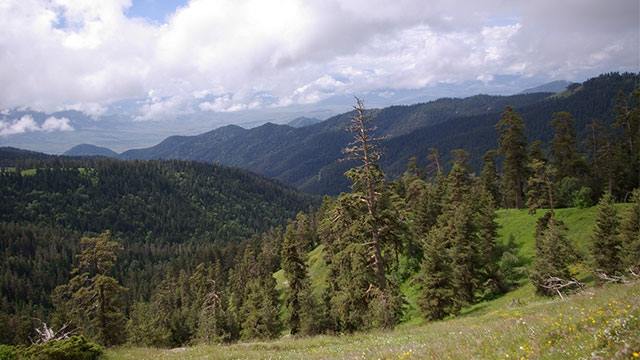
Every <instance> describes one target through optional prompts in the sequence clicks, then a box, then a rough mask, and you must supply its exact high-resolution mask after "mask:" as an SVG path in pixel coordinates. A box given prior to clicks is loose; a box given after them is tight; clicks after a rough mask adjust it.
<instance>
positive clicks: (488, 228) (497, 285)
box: [473, 183, 506, 296]
mask: <svg viewBox="0 0 640 360" xmlns="http://www.w3.org/2000/svg"><path fill="white" fill-rule="evenodd" d="M473 193H474V194H476V196H474V197H473V198H474V200H475V201H474V202H473V216H474V224H475V227H476V229H477V235H476V236H477V237H478V239H477V241H476V242H475V251H476V254H477V255H476V258H477V259H476V261H475V264H474V266H475V268H476V269H475V270H474V271H475V274H476V277H477V279H476V283H477V284H478V287H480V288H481V289H482V290H483V292H484V293H485V295H489V296H490V295H494V294H498V293H501V292H503V291H505V290H506V286H505V281H504V276H503V274H502V273H501V271H500V258H501V257H502V254H501V251H500V248H499V246H498V244H497V238H498V224H497V222H496V217H497V216H496V207H495V203H494V200H493V196H492V195H491V193H490V192H489V191H488V190H487V189H485V187H484V186H483V185H482V183H480V184H477V185H475V186H474V190H473Z"/></svg>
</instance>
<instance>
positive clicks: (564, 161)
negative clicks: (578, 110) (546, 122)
mask: <svg viewBox="0 0 640 360" xmlns="http://www.w3.org/2000/svg"><path fill="white" fill-rule="evenodd" d="M551 126H552V127H553V129H554V135H553V140H552V142H551V165H552V166H553V167H554V168H555V169H556V174H557V177H558V179H563V178H565V177H575V178H580V177H582V176H583V175H584V174H583V169H584V164H583V163H582V158H581V157H580V155H579V153H578V144H577V140H576V130H575V121H574V119H573V116H572V115H571V114H570V113H568V112H566V111H561V112H557V113H554V114H553V118H552V120H551Z"/></svg>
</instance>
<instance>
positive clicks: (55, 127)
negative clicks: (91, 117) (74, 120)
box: [0, 115, 73, 136]
mask: <svg viewBox="0 0 640 360" xmlns="http://www.w3.org/2000/svg"><path fill="white" fill-rule="evenodd" d="M72 130H73V127H72V126H71V124H70V121H69V119H67V118H65V117H62V118H57V117H53V116H50V117H48V118H47V119H45V120H44V122H43V123H42V124H41V125H38V123H37V122H36V121H35V120H34V119H33V117H32V116H31V115H23V116H22V117H21V118H19V119H15V120H13V121H11V120H9V121H0V136H9V135H16V134H23V133H26V132H34V131H41V132H52V131H72Z"/></svg>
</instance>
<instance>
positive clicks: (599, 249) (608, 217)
mask: <svg viewBox="0 0 640 360" xmlns="http://www.w3.org/2000/svg"><path fill="white" fill-rule="evenodd" d="M619 223H620V221H619V219H618V212H617V211H616V208H615V206H614V202H613V196H611V193H606V194H604V196H603V197H602V198H601V199H600V202H599V203H598V214H597V215H596V225H595V227H594V229H593V235H592V242H593V246H592V255H593V267H594V271H596V272H603V273H604V274H606V275H620V274H621V273H622V270H623V268H622V254H621V250H622V249H621V248H622V244H621V241H620V236H619V229H618V226H619Z"/></svg>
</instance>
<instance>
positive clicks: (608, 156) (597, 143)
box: [587, 119, 618, 193]
mask: <svg viewBox="0 0 640 360" xmlns="http://www.w3.org/2000/svg"><path fill="white" fill-rule="evenodd" d="M587 128H588V130H589V137H588V141H587V145H588V147H589V151H590V160H591V161H590V164H589V165H590V166H589V167H590V171H591V176H592V178H593V179H594V182H595V184H594V186H593V187H594V189H597V190H598V193H600V192H601V191H602V190H604V192H610V193H613V189H614V185H615V179H616V173H618V169H617V168H618V164H617V163H616V161H615V146H614V144H613V143H614V140H613V138H612V136H611V133H610V132H609V131H608V129H607V128H606V127H604V126H603V125H602V124H601V123H600V122H599V121H598V120H595V119H594V120H593V121H592V122H591V123H590V124H589V125H588V126H587Z"/></svg>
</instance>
